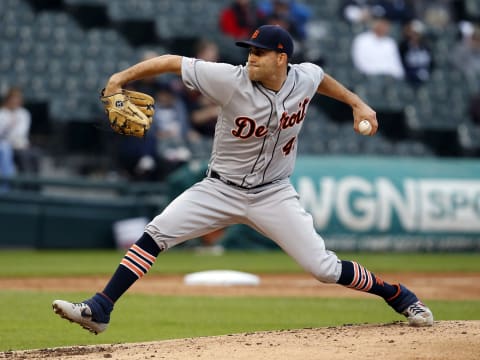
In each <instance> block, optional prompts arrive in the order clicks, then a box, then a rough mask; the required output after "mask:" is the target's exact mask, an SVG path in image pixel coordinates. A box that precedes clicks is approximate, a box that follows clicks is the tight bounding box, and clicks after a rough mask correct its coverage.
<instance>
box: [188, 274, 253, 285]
mask: <svg viewBox="0 0 480 360" xmlns="http://www.w3.org/2000/svg"><path fill="white" fill-rule="evenodd" d="M183 281H184V282H185V284H186V285H204V286H234V285H248V286H257V285H259V284H260V278H259V277H258V276H256V275H253V274H248V273H245V272H241V271H234V270H209V271H200V272H196V273H191V274H188V275H185V277H184V279H183Z"/></svg>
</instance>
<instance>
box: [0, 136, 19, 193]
mask: <svg viewBox="0 0 480 360" xmlns="http://www.w3.org/2000/svg"><path fill="white" fill-rule="evenodd" d="M13 175H15V163H14V162H13V151H12V148H11V146H10V144H9V143H7V142H5V141H0V178H1V177H11V176H13ZM7 190H8V185H6V184H4V183H3V182H2V181H1V180H0V192H3V191H7Z"/></svg>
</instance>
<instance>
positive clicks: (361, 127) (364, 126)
mask: <svg viewBox="0 0 480 360" xmlns="http://www.w3.org/2000/svg"><path fill="white" fill-rule="evenodd" d="M358 131H359V132H360V134H362V135H370V133H371V132H372V125H371V124H370V121H368V120H362V121H360V124H358Z"/></svg>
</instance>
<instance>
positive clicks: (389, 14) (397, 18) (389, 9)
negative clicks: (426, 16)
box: [370, 0, 415, 24]
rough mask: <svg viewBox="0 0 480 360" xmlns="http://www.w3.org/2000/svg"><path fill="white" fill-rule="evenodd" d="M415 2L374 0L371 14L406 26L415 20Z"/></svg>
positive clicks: (406, 0)
mask: <svg viewBox="0 0 480 360" xmlns="http://www.w3.org/2000/svg"><path fill="white" fill-rule="evenodd" d="M413 4H414V2H413V1H408V0H374V1H372V4H371V7H370V12H371V14H372V15H373V16H376V17H384V18H386V19H388V20H389V21H391V22H396V23H399V24H405V23H407V22H409V21H411V20H412V19H413V18H415V9H414V7H413Z"/></svg>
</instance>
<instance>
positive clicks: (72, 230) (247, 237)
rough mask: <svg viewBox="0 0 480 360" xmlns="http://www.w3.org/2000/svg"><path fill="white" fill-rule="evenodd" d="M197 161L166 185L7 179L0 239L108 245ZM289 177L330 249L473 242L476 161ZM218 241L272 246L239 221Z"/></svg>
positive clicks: (359, 167)
mask: <svg viewBox="0 0 480 360" xmlns="http://www.w3.org/2000/svg"><path fill="white" fill-rule="evenodd" d="M205 169H206V164H201V165H198V166H187V167H185V168H182V169H180V170H179V171H178V172H177V173H176V174H175V175H174V176H172V177H171V179H170V181H169V182H168V183H167V184H128V183H119V182H115V183H111V182H110V183H108V182H105V183H100V182H89V181H85V180H81V179H75V180H70V181H64V180H53V181H47V180H42V179H37V180H29V181H20V180H15V181H13V184H12V187H13V190H12V191H10V192H3V193H1V192H0V229H1V231H0V247H33V248H111V247H114V246H115V241H114V235H113V230H112V227H113V224H114V223H115V222H116V221H117V220H124V219H129V218H136V217H145V218H151V217H153V216H155V215H156V214H157V213H158V212H160V211H161V210H162V209H163V207H164V206H165V205H166V204H167V203H168V201H170V200H171V198H172V197H174V196H177V195H178V194H179V193H180V192H182V191H183V190H184V189H185V188H187V187H189V186H190V185H191V184H193V183H194V182H196V181H199V180H201V178H202V177H203V176H204V174H205ZM292 183H293V185H294V186H295V188H296V189H297V191H298V193H299V196H300V200H301V202H302V204H303V206H304V207H305V208H306V209H307V211H308V212H310V213H311V214H312V217H313V220H314V224H315V227H316V229H317V231H318V232H319V233H320V234H321V235H322V236H323V237H324V239H325V241H326V243H327V247H328V248H330V249H333V250H336V251H339V250H369V251H372V250H376V251H383V250H388V251H401V250H415V251H432V250H448V251H465V250H471V251H478V250H480V161H477V160H465V159H463V160H462V159H451V160H450V159H432V158H430V159H416V158H415V159H413V158H412V159H408V158H392V157H386V158H372V157H364V156H357V157H300V158H299V159H298V161H297V166H296V170H295V173H294V174H293V176H292ZM52 187H55V188H57V190H56V191H55V192H52V191H51V189H52ZM59 187H63V188H64V187H66V188H68V196H66V195H65V196H62V195H61V194H59V191H58V188H59ZM32 189H33V190H32ZM93 191H94V196H92V194H91V193H92V192H93ZM108 191H109V192H112V194H110V195H109V194H107V193H106V192H108ZM87 194H89V196H86V195H87ZM272 211H274V210H273V209H272ZM223 240H224V243H225V245H226V246H227V248H242V249H246V248H255V249H265V248H267V249H268V248H276V247H275V246H274V245H273V244H272V242H271V241H270V240H268V239H265V238H263V237H262V236H260V235H259V234H257V233H256V232H255V231H253V230H250V229H248V228H247V227H245V226H236V227H231V228H230V229H229V231H227V233H226V235H225V237H224V239H223Z"/></svg>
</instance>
